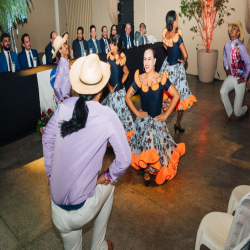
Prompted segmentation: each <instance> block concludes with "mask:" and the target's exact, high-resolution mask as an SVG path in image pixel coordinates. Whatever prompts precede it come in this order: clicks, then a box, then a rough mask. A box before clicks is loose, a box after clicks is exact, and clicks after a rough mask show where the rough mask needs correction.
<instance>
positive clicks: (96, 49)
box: [93, 40, 98, 54]
mask: <svg viewBox="0 0 250 250" xmlns="http://www.w3.org/2000/svg"><path fill="white" fill-rule="evenodd" d="M93 42H94V45H95V51H96V54H98V49H97V46H96V41H94V40H93Z"/></svg>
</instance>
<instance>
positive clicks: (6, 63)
mask: <svg viewBox="0 0 250 250" xmlns="http://www.w3.org/2000/svg"><path fill="white" fill-rule="evenodd" d="M1 45H2V47H3V51H2V52H1V54H0V73H2V72H8V71H12V63H15V67H16V70H18V69H20V65H19V62H18V58H17V54H16V52H13V51H12V50H10V35H9V34H7V33H2V35H1Z"/></svg>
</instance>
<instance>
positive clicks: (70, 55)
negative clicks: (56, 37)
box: [62, 31, 74, 59]
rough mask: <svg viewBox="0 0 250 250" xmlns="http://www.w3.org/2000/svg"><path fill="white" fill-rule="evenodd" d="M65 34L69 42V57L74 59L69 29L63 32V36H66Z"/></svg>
mask: <svg viewBox="0 0 250 250" xmlns="http://www.w3.org/2000/svg"><path fill="white" fill-rule="evenodd" d="M65 36H66V42H67V45H68V49H69V59H74V56H73V51H72V49H71V47H70V46H69V32H68V31H64V32H63V33H62V37H65Z"/></svg>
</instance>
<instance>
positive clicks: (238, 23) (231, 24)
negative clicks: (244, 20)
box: [228, 21, 244, 42]
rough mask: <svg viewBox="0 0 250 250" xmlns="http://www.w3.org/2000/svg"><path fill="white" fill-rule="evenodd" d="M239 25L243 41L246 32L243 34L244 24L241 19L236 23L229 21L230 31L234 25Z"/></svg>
mask: <svg viewBox="0 0 250 250" xmlns="http://www.w3.org/2000/svg"><path fill="white" fill-rule="evenodd" d="M234 25H235V26H237V27H238V28H239V30H240V37H239V39H240V40H241V41H242V42H243V39H244V34H243V28H242V24H241V22H240V21H238V22H236V23H229V24H228V32H229V33H230V31H231V29H232V27H233V26H234Z"/></svg>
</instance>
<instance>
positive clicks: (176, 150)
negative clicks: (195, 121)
mask: <svg viewBox="0 0 250 250" xmlns="http://www.w3.org/2000/svg"><path fill="white" fill-rule="evenodd" d="M155 62H156V58H155V51H154V50H153V49H147V50H146V51H145V53H144V60H143V64H144V68H145V73H144V74H142V75H139V70H137V71H136V73H135V80H134V82H133V83H132V86H131V87H130V88H129V90H128V92H127V95H126V102H127V104H128V106H129V108H130V109H131V110H132V112H133V113H134V114H135V115H136V116H137V118H136V121H135V131H134V133H133V135H132V137H131V138H130V140H129V145H130V147H131V151H132V163H131V165H132V166H133V167H134V168H135V169H137V170H139V169H140V168H143V169H144V184H145V185H146V186H150V174H153V175H156V178H155V182H156V183H157V184H159V185H160V184H163V183H164V182H165V180H171V179H173V178H174V176H175V175H176V173H177V166H178V163H179V158H180V157H181V156H182V155H183V154H184V153H185V144H184V143H180V144H176V143H175V142H174V140H173V138H172V137H171V135H170V134H169V131H168V128H167V125H166V122H165V121H166V119H167V118H168V116H169V115H170V114H171V112H172V111H173V109H174V107H175V106H176V104H177V102H178V100H179V93H178V91H177V90H176V89H175V87H174V86H173V85H172V84H171V82H170V81H169V79H168V73H167V72H166V71H165V72H164V73H163V74H159V73H157V72H156V71H155V70H154V65H155ZM138 90H140V96H141V106H142V110H140V111H138V110H137V109H136V108H135V106H134V104H133V102H132V100H131V98H132V96H133V95H134V94H135V93H136V91H138ZM164 90H166V91H168V92H169V93H170V94H171V96H172V102H171V104H170V106H169V108H168V110H167V111H166V112H165V113H162V97H163V91H164Z"/></svg>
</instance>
